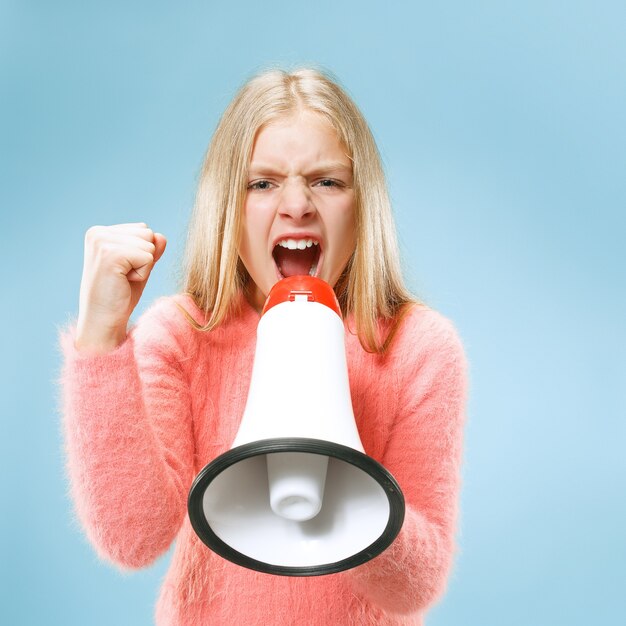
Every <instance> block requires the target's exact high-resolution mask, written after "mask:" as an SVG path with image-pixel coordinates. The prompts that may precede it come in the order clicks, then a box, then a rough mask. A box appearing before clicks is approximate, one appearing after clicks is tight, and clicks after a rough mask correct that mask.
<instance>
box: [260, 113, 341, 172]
mask: <svg viewBox="0 0 626 626" xmlns="http://www.w3.org/2000/svg"><path fill="white" fill-rule="evenodd" d="M267 160H272V161H276V162H280V163H281V164H288V163H291V164H295V162H297V163H301V162H302V163H303V162H310V161H320V160H332V161H335V162H342V163H344V164H345V165H347V166H350V167H351V159H350V157H349V156H348V150H347V148H346V147H345V146H344V145H343V143H342V142H341V140H340V139H339V135H338V134H337V131H336V130H335V129H334V128H333V126H332V125H331V124H330V122H328V120H327V119H326V118H325V117H324V116H323V115H321V114H319V113H316V112H314V111H310V110H306V109H305V110H300V111H296V112H295V113H293V114H290V115H287V116H285V117H280V118H278V119H276V120H272V121H271V122H269V123H268V124H266V125H265V126H262V127H261V129H260V130H259V131H258V133H257V136H256V138H255V141H254V145H253V149H252V159H251V165H254V163H255V162H260V161H262V162H265V161H267Z"/></svg>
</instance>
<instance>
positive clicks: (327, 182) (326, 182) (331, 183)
mask: <svg viewBox="0 0 626 626" xmlns="http://www.w3.org/2000/svg"><path fill="white" fill-rule="evenodd" d="M315 184H316V185H317V186H318V187H341V186H342V185H341V183H340V182H339V181H338V180H333V179H332V178H322V180H319V181H317V182H316V183H315Z"/></svg>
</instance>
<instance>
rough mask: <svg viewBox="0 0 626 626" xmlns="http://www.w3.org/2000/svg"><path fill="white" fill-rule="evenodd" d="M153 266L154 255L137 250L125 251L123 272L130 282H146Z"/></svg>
mask: <svg viewBox="0 0 626 626" xmlns="http://www.w3.org/2000/svg"><path fill="white" fill-rule="evenodd" d="M153 265H154V255H153V254H151V253H150V252H146V251H144V250H140V249H138V248H129V249H127V250H126V251H125V256H124V262H123V270H122V271H123V272H124V274H126V278H127V279H128V280H132V281H142V280H147V279H148V276H150V271H151V270H152V266H153Z"/></svg>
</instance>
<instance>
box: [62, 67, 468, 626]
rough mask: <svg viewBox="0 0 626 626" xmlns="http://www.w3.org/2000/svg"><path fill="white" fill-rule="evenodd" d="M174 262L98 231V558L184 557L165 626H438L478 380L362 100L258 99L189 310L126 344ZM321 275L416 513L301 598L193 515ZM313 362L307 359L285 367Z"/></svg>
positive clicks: (212, 172) (296, 585)
mask: <svg viewBox="0 0 626 626" xmlns="http://www.w3.org/2000/svg"><path fill="white" fill-rule="evenodd" d="M165 245H166V240H165V237H164V236H163V235H161V234H158V233H155V232H153V231H152V230H151V229H150V228H148V226H147V225H146V224H143V223H142V224H124V225H117V226H111V227H94V228H91V229H90V230H89V231H88V233H87V235H86V239H85V261H84V272H83V279H82V283H81V292H80V308H79V316H78V322H77V325H76V327H75V329H73V330H72V331H70V332H68V333H66V334H65V335H64V337H63V347H64V354H65V365H64V370H63V391H64V395H63V400H64V414H65V433H66V444H67V455H68V468H69V476H70V481H71V487H72V494H73V498H74V501H75V503H76V509H77V513H78V515H79V517H80V519H81V521H82V523H83V525H84V527H85V529H86V532H87V535H88V537H89V539H90V540H91V542H92V543H93V544H94V546H95V548H96V550H97V551H98V554H99V555H100V556H102V557H103V558H105V559H108V560H110V561H112V562H113V563H116V564H118V565H120V566H122V567H125V568H138V567H142V566H145V565H148V564H149V563H151V562H152V561H154V560H155V559H156V558H157V557H158V556H159V555H161V554H163V553H164V552H165V551H166V550H167V549H168V547H169V546H170V544H171V543H172V541H173V540H174V539H176V549H175V552H174V555H173V558H172V562H171V566H170V569H169V572H168V574H167V577H166V579H165V581H164V584H163V587H162V590H161V594H160V598H159V601H158V605H157V610H156V615H157V617H156V621H157V623H158V624H161V625H165V624H167V625H180V626H183V625H184V626H198V625H200V624H246V625H252V624H263V625H264V626H267V625H268V624H277V625H278V624H280V625H285V624H304V625H307V626H309V625H315V624H319V625H323V626H329V625H330V624H333V625H334V624H358V625H362V624H422V619H423V615H424V612H425V610H426V609H427V607H428V606H429V605H431V604H432V603H433V601H434V600H435V599H436V598H437V597H439V596H440V595H441V594H442V592H443V590H444V587H445V581H446V577H447V574H448V571H449V568H450V564H451V556H452V552H453V536H454V527H455V517H456V509H457V499H458V488H459V465H460V459H461V435H462V424H463V418H464V405H465V387H466V374H465V369H466V367H465V360H464V356H463V350H462V347H461V345H460V342H459V339H458V337H457V334H456V332H455V330H454V328H453V326H452V325H451V324H450V322H448V321H447V320H446V319H444V318H443V317H442V316H441V315H439V314H438V313H436V312H435V311H433V310H431V309H429V308H427V307H426V306H424V305H421V304H418V303H416V302H415V301H414V300H413V299H412V298H411V296H410V294H409V293H408V292H407V291H406V289H405V287H404V285H403V282H402V278H401V274H400V269H399V260H398V251H397V247H396V240H395V233H394V226H393V221H392V216H391V209H390V205H389V200H388V196H387V191H386V186H385V180H384V175H383V171H382V167H381V162H380V157H379V155H378V152H377V149H376V146H375V143H374V140H373V137H372V135H371V132H370V131H369V129H368V127H367V124H366V122H365V120H364V119H363V117H362V115H361V114H360V112H359V110H358V109H357V108H356V106H355V105H354V103H353V102H352V101H351V99H350V98H349V97H348V96H347V95H346V94H345V92H344V91H343V90H342V89H341V88H340V87H339V86H338V85H337V84H336V83H335V82H334V81H332V80H331V79H330V78H328V77H327V76H325V75H323V74H321V73H319V72H317V71H312V70H300V71H296V72H293V73H286V72H282V71H271V72H266V73H263V74H261V75H259V76H257V77H255V78H254V79H252V80H251V81H249V82H248V83H247V84H246V85H245V86H244V87H243V88H242V89H241V90H240V92H239V93H238V94H237V96H236V97H235V98H234V100H233V102H232V103H231V104H230V106H229V107H228V108H227V110H226V112H225V113H224V116H223V118H222V120H221V121H220V123H219V125H218V127H217V129H216V131H215V134H214V136H213V139H212V141H211V144H210V147H209V150H208V152H207V156H206V159H205V162H204V165H203V169H202V173H201V176H200V183H199V189H198V193H197V199H196V203H195V208H194V212H193V216H192V220H191V224H190V228H189V237H188V242H187V249H186V261H185V273H184V289H183V293H182V294H181V295H178V296H175V297H172V298H163V299H161V300H159V301H157V302H156V303H155V304H154V305H153V306H152V307H151V308H150V309H149V310H148V312H147V313H145V314H144V315H143V316H142V317H141V319H140V320H139V322H138V323H137V325H136V326H135V327H134V328H132V329H130V331H128V332H127V324H128V320H129V317H130V315H131V313H132V311H133V309H134V308H135V306H136V305H137V302H138V300H139V298H140V296H141V292H142V290H143V288H144V286H145V284H146V281H147V280H148V277H149V274H150V272H151V270H152V268H153V267H154V264H155V263H156V262H157V261H158V260H159V258H160V257H161V255H162V254H163V251H164V249H165ZM309 273H310V274H313V275H315V276H318V277H320V278H322V279H324V280H325V281H327V282H328V283H330V284H331V285H333V286H334V289H335V292H336V294H337V297H338V299H339V302H340V304H341V307H342V311H343V313H344V319H345V328H346V332H345V343H346V353H347V358H348V365H349V376H350V389H351V395H352V402H353V407H354V414H355V419H356V422H357V426H358V428H359V432H360V435H361V439H362V441H363V444H364V447H365V451H366V453H367V454H368V455H370V456H372V457H373V458H374V459H376V460H378V461H379V462H381V463H382V464H383V465H384V466H385V467H386V468H388V469H389V471H390V472H391V473H392V474H393V475H394V476H395V478H396V479H397V480H398V482H399V484H400V487H401V488H402V490H403V492H404V496H405V499H406V505H407V510H406V516H405V521H404V525H403V528H402V530H401V531H400V534H399V535H398V537H397V538H396V540H395V541H394V543H393V544H392V545H391V546H390V547H389V548H388V549H387V550H386V551H385V552H383V553H382V554H381V555H379V556H378V557H376V558H374V559H373V560H371V561H369V562H368V563H365V564H364V565H361V566H358V567H356V568H354V569H351V570H348V571H345V572H341V573H339V574H332V575H327V576H319V577H314V578H288V577H281V576H272V575H268V574H262V573H259V572H255V571H251V570H248V569H244V568H241V567H239V566H237V565H235V564H233V563H230V562H228V561H225V560H223V559H222V558H221V557H219V556H217V555H215V554H214V553H213V552H211V551H210V550H209V549H208V548H207V547H206V546H205V545H204V544H203V543H202V542H201V541H200V540H199V539H198V538H197V537H196V535H195V534H194V532H193V530H192V528H191V526H190V523H189V520H188V518H187V514H186V498H187V494H188V491H189V487H190V485H191V483H192V481H193V479H194V477H195V476H196V474H197V473H198V471H199V470H200V469H201V468H202V467H204V465H205V464H206V463H208V462H209V461H211V460H212V459H213V458H215V457H216V456H218V455H219V454H221V453H223V452H225V451H226V450H228V449H229V447H230V445H231V443H232V441H233V439H234V436H235V434H236V432H237V428H238V424H239V420H240V418H241V415H242V413H243V409H244V405H245V400H246V395H247V389H248V385H249V382H250V374H251V368H252V359H253V355H254V349H255V333H256V326H257V323H258V320H259V312H260V310H261V308H262V306H263V303H264V300H265V298H266V296H267V294H268V292H269V290H270V289H271V287H272V286H273V285H274V283H276V282H277V281H278V280H279V279H280V278H282V277H284V276H289V275H293V274H309ZM300 358H306V355H299V354H298V353H297V347H294V354H292V355H285V367H289V368H293V367H297V364H298V359H300ZM276 375H277V376H280V372H276Z"/></svg>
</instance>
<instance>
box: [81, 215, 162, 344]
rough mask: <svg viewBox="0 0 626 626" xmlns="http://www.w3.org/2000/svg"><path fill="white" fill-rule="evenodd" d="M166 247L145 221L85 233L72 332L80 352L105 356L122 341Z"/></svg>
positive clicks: (94, 228)
mask: <svg viewBox="0 0 626 626" xmlns="http://www.w3.org/2000/svg"><path fill="white" fill-rule="evenodd" d="M166 243H167V242H166V239H165V237H164V236H163V235H161V234H159V233H154V232H153V231H152V230H151V229H150V228H148V226H147V225H146V224H144V223H138V224H117V225H115V226H93V227H92V228H90V229H89V230H88V231H87V234H86V235H85V258H84V264H83V276H82V280H81V284H80V303H79V309H78V324H77V332H76V347H77V348H78V349H79V350H88V351H92V352H107V351H109V350H112V349H113V348H115V347H116V346H118V345H119V344H120V343H122V342H123V341H124V339H125V338H126V327H127V325H128V320H129V318H130V315H131V313H132V312H133V310H134V308H135V307H136V306H137V303H138V302H139V298H141V294H142V293H143V290H144V287H145V286H146V282H147V280H148V277H149V276H150V272H151V271H152V268H153V267H154V264H155V263H156V262H157V261H158V260H159V259H160V258H161V256H162V254H163V252H164V250H165V245H166Z"/></svg>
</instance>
